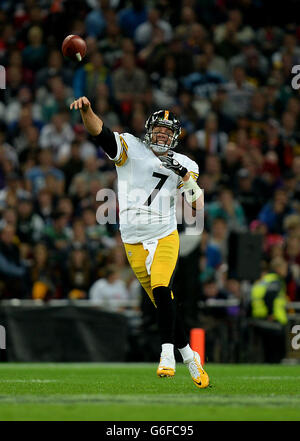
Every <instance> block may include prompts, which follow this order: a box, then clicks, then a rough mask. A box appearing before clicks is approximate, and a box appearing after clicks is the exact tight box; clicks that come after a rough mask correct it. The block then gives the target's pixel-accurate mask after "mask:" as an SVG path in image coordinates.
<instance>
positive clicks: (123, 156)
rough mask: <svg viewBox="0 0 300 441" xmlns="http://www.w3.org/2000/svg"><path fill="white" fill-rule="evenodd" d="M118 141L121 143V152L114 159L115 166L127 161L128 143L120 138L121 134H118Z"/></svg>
mask: <svg viewBox="0 0 300 441" xmlns="http://www.w3.org/2000/svg"><path fill="white" fill-rule="evenodd" d="M120 141H121V145H122V152H121V155H120V157H119V159H118V160H117V161H115V164H116V166H117V167H121V166H122V165H124V164H125V162H126V161H127V158H128V155H127V151H128V145H127V144H126V142H125V140H124V139H123V138H122V136H120Z"/></svg>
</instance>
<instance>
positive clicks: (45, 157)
mask: <svg viewBox="0 0 300 441" xmlns="http://www.w3.org/2000/svg"><path fill="white" fill-rule="evenodd" d="M49 176H50V177H51V176H52V177H53V178H54V179H55V180H56V181H57V184H58V185H59V188H60V190H63V188H64V175H63V173H62V171H61V170H59V169H57V168H55V167H53V153H52V152H51V150H50V149H46V148H45V149H42V150H40V152H39V165H37V166H34V167H32V168H30V169H29V170H27V172H26V174H25V178H26V188H27V190H28V191H32V192H33V193H34V194H36V193H38V191H39V190H41V189H42V188H45V186H46V182H47V178H49ZM53 190H54V189H53Z"/></svg>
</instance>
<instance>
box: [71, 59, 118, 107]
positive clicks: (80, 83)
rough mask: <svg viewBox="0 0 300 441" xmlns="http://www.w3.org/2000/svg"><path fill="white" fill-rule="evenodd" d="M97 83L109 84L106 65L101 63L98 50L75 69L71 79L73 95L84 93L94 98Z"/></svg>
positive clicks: (78, 95)
mask: <svg viewBox="0 0 300 441" xmlns="http://www.w3.org/2000/svg"><path fill="white" fill-rule="evenodd" d="M99 83H104V84H106V85H108V86H109V85H110V76H109V71H108V69H107V67H106V66H105V65H104V63H103V56H102V55H101V53H100V52H95V53H93V54H91V58H90V61H89V62H88V63H86V64H85V65H84V66H83V67H80V68H79V69H77V70H76V72H75V75H74V80H73V89H74V96H75V97H80V96H83V95H86V96H88V97H90V98H91V99H94V98H95V91H96V89H97V86H98V85H99Z"/></svg>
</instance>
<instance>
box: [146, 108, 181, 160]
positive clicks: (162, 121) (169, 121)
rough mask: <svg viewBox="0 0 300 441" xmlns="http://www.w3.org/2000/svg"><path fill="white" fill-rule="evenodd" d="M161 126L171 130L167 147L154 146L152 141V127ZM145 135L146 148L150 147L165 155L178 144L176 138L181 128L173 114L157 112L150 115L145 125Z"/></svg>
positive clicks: (162, 111)
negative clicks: (170, 137)
mask: <svg viewBox="0 0 300 441" xmlns="http://www.w3.org/2000/svg"><path fill="white" fill-rule="evenodd" d="M157 126H162V127H167V128H168V129H171V130H172V132H173V135H172V140H171V143H170V144H169V145H167V144H165V145H161V144H155V143H153V141H152V139H153V138H152V135H153V134H152V131H153V128H154V127H157ZM145 128H146V134H145V143H146V144H147V146H148V147H151V148H152V149H153V150H154V151H155V152H157V153H165V152H166V151H168V150H169V149H174V148H175V147H176V146H177V144H178V137H179V135H180V133H181V127H180V122H179V119H178V118H177V117H176V115H175V114H174V113H173V112H169V111H168V110H158V111H157V112H154V113H152V114H151V115H150V116H149V118H148V119H147V121H146V123H145Z"/></svg>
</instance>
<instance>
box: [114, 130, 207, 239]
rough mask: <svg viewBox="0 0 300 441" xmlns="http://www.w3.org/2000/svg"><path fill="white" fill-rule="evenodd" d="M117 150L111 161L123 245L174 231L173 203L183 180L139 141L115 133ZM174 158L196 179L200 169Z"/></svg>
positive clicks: (185, 160) (194, 164)
mask: <svg viewBox="0 0 300 441" xmlns="http://www.w3.org/2000/svg"><path fill="white" fill-rule="evenodd" d="M114 135H115V138H116V141H117V146H118V151H117V155H116V157H115V158H110V159H112V160H113V161H114V162H115V164H116V169H117V174H118V199H119V209H120V211H119V216H120V231H121V237H122V240H123V242H125V243H129V244H135V243H143V242H145V241H148V240H156V239H161V238H163V237H166V236H168V235H169V234H171V233H172V231H174V230H175V229H176V228H177V221H176V200H177V197H178V194H180V192H183V182H182V179H181V178H180V177H179V176H178V175H177V174H175V173H174V172H173V171H172V170H168V169H166V168H165V167H164V166H163V165H162V163H161V161H160V160H159V159H158V157H157V156H156V155H155V154H154V153H153V151H152V150H151V149H150V148H148V147H147V145H146V144H145V143H144V142H143V141H142V140H141V139H139V138H136V137H135V136H133V135H131V134H129V133H122V134H121V135H119V134H118V133H117V132H114ZM174 158H175V159H176V160H177V161H178V162H179V163H180V164H181V165H183V166H184V167H186V168H187V170H188V171H189V172H190V174H191V176H192V177H193V178H194V179H195V180H197V179H198V173H199V168H198V165H197V164H196V162H194V161H192V160H191V159H190V158H188V157H187V156H185V155H182V154H180V153H174Z"/></svg>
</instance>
